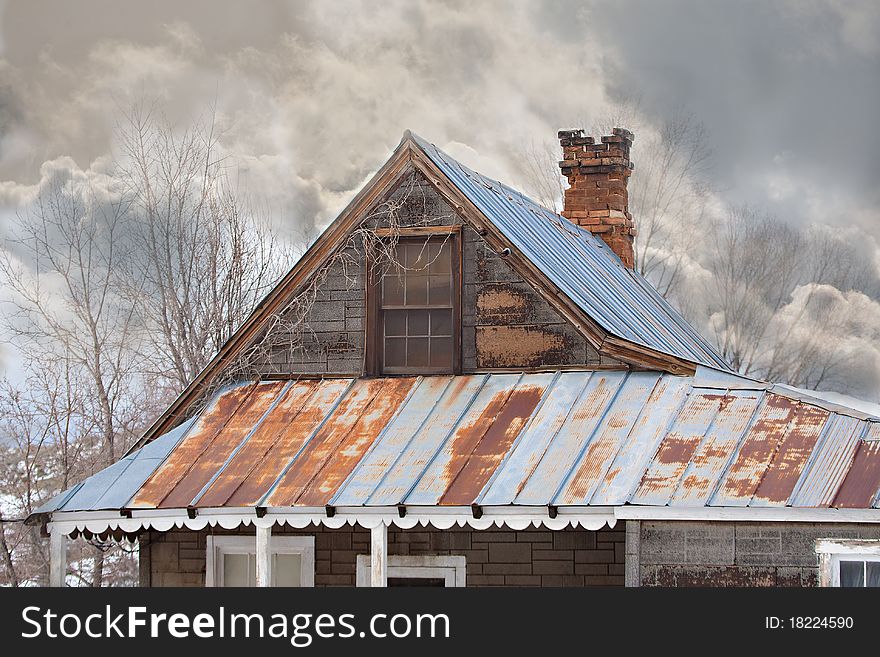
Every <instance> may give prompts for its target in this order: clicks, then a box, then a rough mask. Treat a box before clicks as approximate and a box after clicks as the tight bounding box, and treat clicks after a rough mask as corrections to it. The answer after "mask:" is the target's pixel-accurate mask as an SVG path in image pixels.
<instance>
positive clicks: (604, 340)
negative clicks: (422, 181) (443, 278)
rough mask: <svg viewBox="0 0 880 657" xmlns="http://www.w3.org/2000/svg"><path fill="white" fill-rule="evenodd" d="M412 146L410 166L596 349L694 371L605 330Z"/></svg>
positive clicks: (643, 364)
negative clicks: (502, 253)
mask: <svg viewBox="0 0 880 657" xmlns="http://www.w3.org/2000/svg"><path fill="white" fill-rule="evenodd" d="M413 146H414V156H413V167H414V168H415V169H416V170H417V171H419V172H421V173H422V174H423V175H424V176H425V178H426V179H427V180H428V181H429V182H430V183H431V184H432V185H433V186H434V188H435V189H436V190H437V192H438V193H439V194H440V195H441V196H442V197H443V198H444V199H445V200H446V202H447V203H449V204H450V205H451V206H452V207H453V208H455V210H456V212H458V214H459V215H460V216H462V217H463V218H465V219H466V220H467V221H468V222H469V223H470V224H472V225H473V226H474V227H475V228H476V229H477V230H478V231H479V233H480V235H481V236H482V237H483V239H484V240H486V243H487V244H488V245H489V246H490V247H492V248H493V249H495V250H496V251H497V252H499V253H500V252H503V251H504V250H508V251H509V253H510V255H508V256H507V258H506V260H507V261H508V262H510V263H511V265H512V266H513V267H514V269H516V270H517V272H518V273H519V274H520V275H522V276H523V277H524V278H525V279H526V280H528V281H529V282H530V283H532V284H533V285H534V286H535V289H536V290H537V291H538V293H539V294H540V295H541V296H542V297H543V298H544V299H545V300H546V301H547V302H548V303H550V305H552V306H553V307H554V308H555V309H556V310H557V311H558V312H559V313H560V314H561V315H562V316H563V317H565V318H566V319H567V320H568V321H569V322H571V323H572V325H573V326H574V327H575V328H576V329H577V330H578V331H579V332H580V333H581V334H582V335H583V336H584V337H585V338H586V339H587V340H588V341H589V342H590V344H591V345H592V346H593V348H594V349H596V350H597V351H598V352H599V353H601V354H605V355H607V356H611V357H613V358H617V359H619V360H621V361H623V362H625V363H628V364H630V365H633V366H635V367H638V368H649V369H659V370H663V371H666V372H669V373H671V374H682V375H693V374H694V373H695V372H696V365H695V364H694V363H691V362H689V361H686V360H683V359H681V358H678V357H676V356H672V355H670V354H665V353H663V352H659V351H656V350H654V349H651V348H649V347H644V346H642V345H638V344H635V343H632V342H629V341H628V340H624V339H622V338H618V337H617V336H613V335H611V334H609V333H608V332H607V331H605V330H604V329H603V328H602V327H601V326H599V324H598V323H597V322H596V321H595V320H593V319H592V318H591V317H590V316H589V315H587V314H586V313H585V312H584V311H583V310H582V309H581V308H580V307H579V306H578V305H577V304H576V303H574V302H573V301H572V300H571V299H570V298H569V297H568V295H566V294H565V293H564V292H562V291H561V290H559V289H558V288H557V287H556V285H555V284H554V283H553V282H552V281H551V280H550V279H549V278H548V277H547V276H546V274H544V272H542V271H541V270H540V269H539V268H538V267H537V266H536V265H535V264H534V263H533V262H532V261H531V260H530V259H529V258H527V257H525V256H524V255H523V254H522V253H521V252H520V251H519V249H517V248H516V246H514V245H513V244H512V243H511V242H510V241H509V240H507V238H506V237H504V235H503V234H502V233H501V231H499V230H498V229H497V228H496V227H495V225H494V224H493V223H492V222H491V221H490V220H489V219H488V218H487V217H486V216H485V215H484V214H483V212H482V211H481V210H480V209H479V208H478V207H477V206H476V205H474V203H473V202H471V200H470V199H469V198H467V196H466V195H465V194H464V193H463V192H462V191H461V190H460V189H458V187H456V186H455V185H454V184H453V183H452V182H451V181H450V180H449V178H448V177H447V176H446V175H445V174H444V173H443V172H442V171H441V170H440V168H439V167H437V165H435V164H434V162H432V161H431V159H430V158H429V157H428V156H427V155H426V154H425V153H424V151H422V149H421V148H420V147H419V146H418V144H415V143H413Z"/></svg>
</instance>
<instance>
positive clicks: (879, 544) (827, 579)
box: [816, 539, 880, 587]
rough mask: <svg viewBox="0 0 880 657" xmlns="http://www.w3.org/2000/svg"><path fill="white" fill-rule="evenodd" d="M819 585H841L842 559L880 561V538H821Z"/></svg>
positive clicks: (817, 546)
mask: <svg viewBox="0 0 880 657" xmlns="http://www.w3.org/2000/svg"><path fill="white" fill-rule="evenodd" d="M816 554H817V555H818V557H819V586H832V587H838V586H840V562H841V561H880V539H858V540H857V539H852V540H841V539H820V540H818V541H816Z"/></svg>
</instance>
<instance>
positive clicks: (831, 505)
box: [828, 422, 871, 509]
mask: <svg viewBox="0 0 880 657" xmlns="http://www.w3.org/2000/svg"><path fill="white" fill-rule="evenodd" d="M870 430H871V424H870V423H867V422H866V423H865V426H864V427H862V430H861V432H860V433H859V438H858V440H857V441H856V446H855V449H854V450H853V451H852V454H850V457H849V459H848V463H847V464H846V471H845V472H844V475H843V476H842V477H841V478H840V483H839V484H838V485H837V488H836V489H834V493H833V494H832V495H831V500H830V501H829V502H828V507H829V508H832V509H836V508H837V507H835V506H834V503H835V502H836V501H837V496H838V495H839V494H840V488H841V486H843V482H845V481H846V478H847V476H848V475H849V471H850V470H852V467H853V465H854V464H855V462H856V455H857V454H858V453H859V447H861V445H862V443H866V442H868V441H867V440H865V436H867V435H868V433H869V432H870Z"/></svg>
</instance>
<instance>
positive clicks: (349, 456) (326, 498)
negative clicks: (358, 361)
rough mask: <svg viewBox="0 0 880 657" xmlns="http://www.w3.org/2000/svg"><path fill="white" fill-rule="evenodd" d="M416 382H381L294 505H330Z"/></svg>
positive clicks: (407, 379)
mask: <svg viewBox="0 0 880 657" xmlns="http://www.w3.org/2000/svg"><path fill="white" fill-rule="evenodd" d="M416 380H417V379H415V378H405V379H391V380H390V381H387V382H386V383H385V385H384V386H383V387H382V390H381V392H380V393H379V395H378V396H377V397H376V399H375V401H374V403H373V404H371V405H370V407H369V409H368V410H367V412H366V413H364V414H363V415H362V416H361V417H360V419H359V420H358V422H357V424H356V425H355V426H354V427H353V429H352V430H351V431H350V432H349V433H348V435H346V436H345V437H344V438H343V439H342V441H341V442H340V443H339V444H338V445H337V447H336V449H335V450H334V453H333V456H332V457H331V458H329V459H328V460H327V461H326V462H325V464H324V466H323V467H322V468H321V469H320V471H318V472H317V473H315V476H314V477H313V478H312V481H311V482H310V483H309V485H308V486H306V488H305V489H304V491H303V493H302V494H301V495H300V496H299V497H298V498H297V499H296V502H295V504H297V505H299V506H324V505H325V504H328V503H329V502H330V500H331V499H332V497H333V495H334V494H335V493H336V491H337V490H338V489H339V487H340V486H341V485H342V482H344V481H345V479H346V478H347V477H348V475H349V474H351V471H352V470H354V467H355V466H356V465H357V464H358V463H359V462H360V460H361V458H363V456H364V454H365V453H366V451H367V449H369V447H370V445H372V444H373V442H374V441H375V440H376V438H378V437H379V435H380V434H381V433H382V430H383V429H384V428H385V427H386V426H387V425H388V423H389V422H390V421H391V419H392V418H393V417H394V415H395V413H397V410H398V409H399V408H400V406H401V405H402V404H403V403H404V400H405V399H406V397H407V395H408V394H409V392H410V390H412V387H413V386H414V385H415V382H416Z"/></svg>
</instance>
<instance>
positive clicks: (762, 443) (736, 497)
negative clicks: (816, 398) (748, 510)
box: [719, 395, 798, 503]
mask: <svg viewBox="0 0 880 657" xmlns="http://www.w3.org/2000/svg"><path fill="white" fill-rule="evenodd" d="M797 406H798V402H796V401H793V400H791V399H788V398H787V397H783V396H781V395H769V396H768V398H767V403H766V405H765V406H764V407H763V408H762V409H761V411H760V413H759V415H758V417H757V419H756V420H755V423H754V424H753V425H752V427H751V429H750V430H749V432H748V434H747V435H746V437H745V440H744V441H743V443H742V446H741V447H740V451H739V454H738V455H737V457H736V461H734V463H733V464H732V465H731V466H730V470H729V471H728V473H727V477H726V479H725V482H724V485H723V488H722V489H721V491H719V493H720V495H721V496H722V497H723V498H725V499H726V500H730V501H740V502H745V503H748V502H749V500H751V498H752V496H753V495H754V494H755V491H756V490H757V488H758V485H759V484H760V483H761V478H762V477H763V475H764V472H765V470H766V469H767V465H768V464H769V463H770V461H771V460H772V458H773V456H774V455H775V454H776V448H777V446H778V445H779V442H780V441H781V440H782V438H783V437H784V435H785V432H786V429H787V427H788V423H789V422H791V420H792V418H793V417H794V416H795V410H796V407H797Z"/></svg>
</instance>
